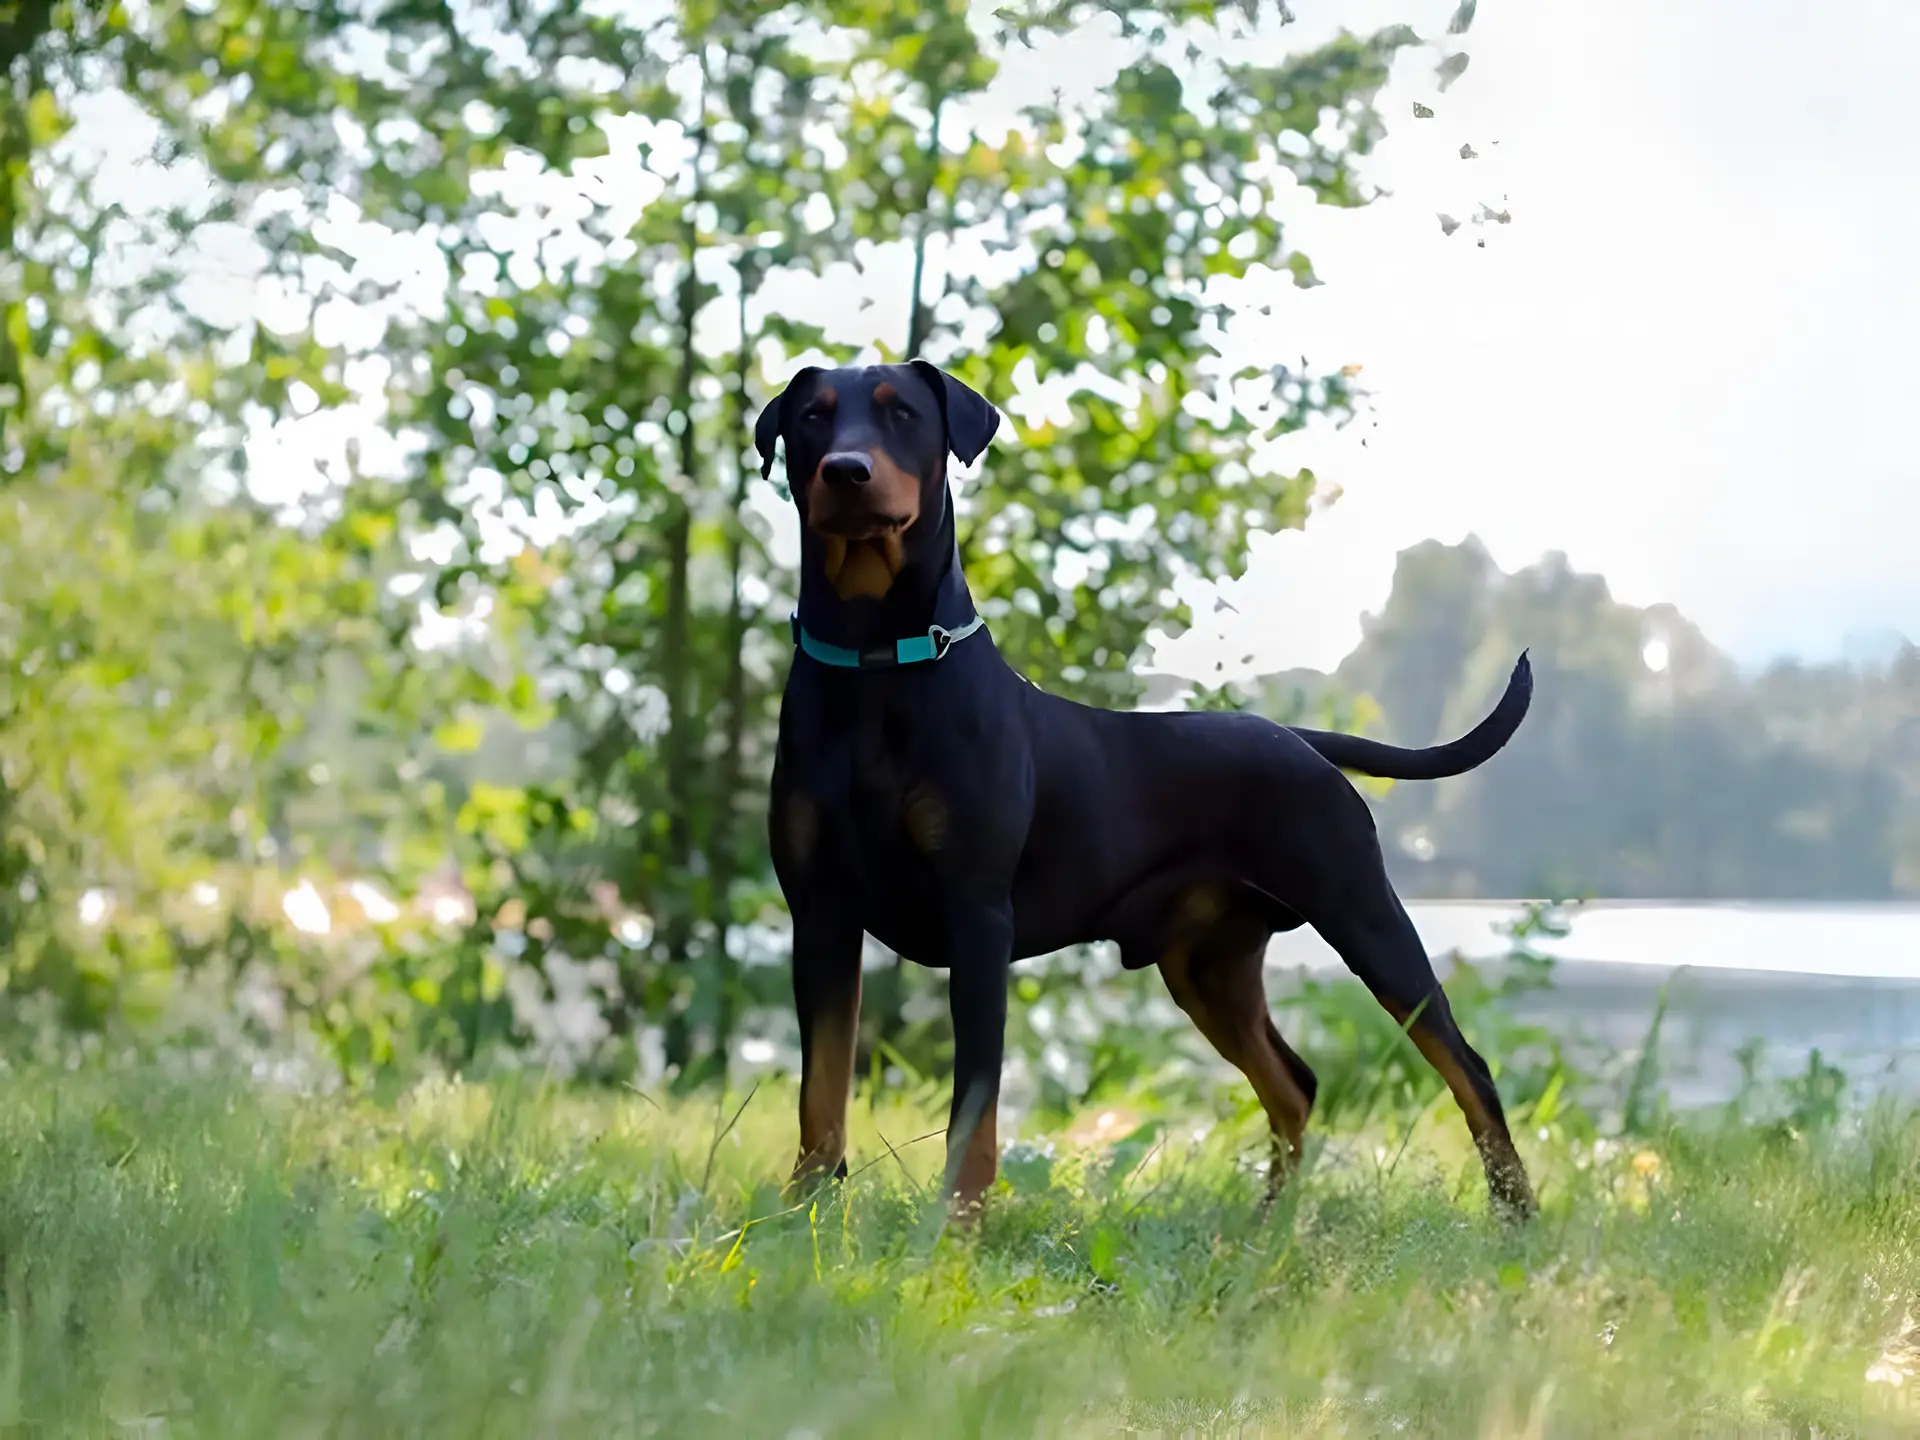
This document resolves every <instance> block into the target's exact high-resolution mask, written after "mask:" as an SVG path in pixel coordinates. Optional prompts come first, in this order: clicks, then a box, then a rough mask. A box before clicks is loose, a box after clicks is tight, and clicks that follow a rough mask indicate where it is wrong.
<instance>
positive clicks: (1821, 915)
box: [1268, 901, 1920, 1106]
mask: <svg viewBox="0 0 1920 1440" xmlns="http://www.w3.org/2000/svg"><path fill="white" fill-rule="evenodd" d="M1520 908H1521V907H1520V902H1518V901H1515V902H1510V903H1502V902H1498V901H1470V902H1454V901H1426V902H1410V903H1409V904H1408V906H1407V910H1408V913H1409V914H1410V915H1411V916H1412V917H1413V923H1414V926H1415V928H1416V929H1418V930H1419V932H1420V936H1421V938H1422V939H1423V940H1424V941H1425V942H1426V946H1427V951H1428V953H1429V954H1431V955H1433V956H1435V957H1436V968H1438V969H1439V970H1440V972H1441V974H1442V975H1443V976H1444V975H1445V973H1446V970H1447V957H1449V956H1452V955H1455V954H1458V955H1462V956H1464V957H1466V958H1468V959H1470V960H1476V961H1485V960H1491V959H1497V958H1498V957H1500V956H1502V955H1504V954H1505V953H1507V951H1508V949H1509V942H1508V941H1507V939H1506V937H1505V936H1504V935H1502V934H1501V933H1499V931H1498V929H1497V928H1496V927H1498V926H1499V925H1501V924H1502V923H1505V922H1508V921H1510V920H1512V918H1513V917H1514V916H1515V915H1516V914H1518V913H1519V910H1520ZM1570 916H1571V921H1572V925H1571V930H1570V932H1569V934H1568V935H1567V936H1566V937H1565V938H1564V939H1556V940H1545V939H1537V940H1536V941H1535V942H1534V948H1535V949H1536V950H1538V951H1540V952H1542V953H1545V954H1549V955H1552V956H1553V957H1554V958H1555V959H1556V960H1558V961H1560V962H1561V963H1560V964H1559V965H1558V966H1557V967H1556V970H1555V973H1554V985H1553V988H1552V990H1551V991H1549V992H1545V993H1542V994H1539V995H1531V996H1528V997H1526V998H1525V1000H1524V1001H1522V1002H1521V1004H1520V1005H1519V1007H1518V1009H1519V1011H1520V1013H1521V1014H1522V1015H1524V1016H1525V1017H1526V1018H1528V1019H1530V1020H1535V1021H1538V1022H1539V1023H1543V1024H1546V1025H1549V1026H1551V1027H1552V1028H1553V1029H1554V1030H1555V1031H1556V1032H1558V1033H1560V1034H1562V1035H1565V1036H1568V1037H1570V1038H1572V1039H1573V1040H1574V1041H1575V1042H1576V1044H1577V1047H1578V1048H1580V1049H1582V1050H1585V1051H1587V1052H1588V1053H1589V1054H1594V1055H1598V1056H1603V1057H1604V1056H1613V1057H1624V1056H1627V1055H1629V1054H1632V1053H1637V1051H1638V1050H1639V1049H1640V1047H1641V1045H1642V1043H1643V1042H1644V1040H1645V1038H1646V1035H1647V1030H1648V1025H1649V1023H1650V1021H1651V1020H1652V1017H1653V1014H1654V1011H1655V1009H1656V1007H1657V1005H1658V1003H1659V997H1660V994H1661V991H1662V989H1663V988H1665V989H1666V990H1667V994H1668V1009H1667V1014H1666V1017H1665V1020H1664V1022H1663V1025H1662V1034H1661V1040H1660V1056H1661V1061H1662V1065H1661V1070H1662V1076H1663V1079H1664V1081H1665V1083H1666V1086H1667V1089H1668V1092H1669V1094H1670V1095H1671V1097H1672V1099H1673V1101H1674V1103H1675V1104H1677V1105H1683V1106H1685V1105H1699V1104H1712V1103H1716V1102H1718V1101H1721V1100H1724V1099H1726V1098H1727V1097H1728V1096H1730V1095H1731V1094H1733V1093H1734V1091H1735V1090H1736V1089H1737V1088H1738V1086H1739V1083H1740V1078H1741V1069H1740V1061H1739V1058H1738V1052H1739V1050H1740V1049H1741V1047H1742V1046H1743V1045H1745V1044H1747V1043H1748V1042H1750V1041H1759V1042H1760V1043H1761V1045H1762V1046H1763V1047H1764V1049H1763V1051H1762V1056H1761V1066H1760V1069H1761V1073H1763V1074H1766V1075H1771V1076H1780V1075H1783V1074H1787V1073H1791V1072H1799V1071H1803V1070H1804V1069H1805V1068H1806V1065H1807V1060H1808V1056H1809V1055H1810V1054H1811V1053H1812V1052H1813V1051H1815V1050H1818V1051H1819V1052H1820V1054H1821V1056H1822V1058H1823V1059H1825V1060H1827V1061H1829V1062H1831V1063H1833V1064H1836V1065H1838V1066H1840V1068H1841V1069H1843V1070H1844V1071H1846V1073H1847V1076H1848V1079H1849V1081H1850V1082H1851V1088H1852V1089H1854V1090H1855V1091H1856V1092H1857V1093H1860V1094H1871V1093H1875V1092H1894V1093H1898V1094H1901V1095H1907V1096H1920V905H1895V904H1888V905H1847V904H1758V903H1755V904H1723V903H1704V902H1703V903H1684V902H1674V903H1649V902H1625V901H1621V902H1612V901H1598V902H1593V903H1591V904H1588V905H1585V906H1582V907H1579V908H1578V909H1576V910H1573V911H1571V912H1570ZM1268 965H1269V967H1271V968H1272V969H1273V970H1275V971H1278V972H1282V973H1280V974H1276V975H1275V976H1274V977H1273V978H1274V979H1275V981H1276V982H1277V984H1276V988H1283V987H1284V985H1285V983H1286V978H1285V976H1286V972H1296V973H1297V972H1299V971H1303V970H1304V971H1307V972H1321V971H1325V970H1329V969H1331V970H1335V971H1339V970H1342V969H1344V967H1343V966H1341V964H1340V960H1339V957H1338V956H1336V955H1335V954H1334V953H1333V952H1332V951H1331V950H1330V949H1329V948H1328V947H1327V946H1326V944H1325V943H1324V942H1323V941H1321V940H1320V938H1319V937H1318V936H1316V935H1314V934H1313V933H1312V932H1311V931H1306V930H1302V931H1296V932H1294V933H1293V934H1291V935H1284V936H1279V937H1277V938H1276V939H1275V940H1274V943H1273V946H1272V949H1271V951H1270V952H1269V955H1268Z"/></svg>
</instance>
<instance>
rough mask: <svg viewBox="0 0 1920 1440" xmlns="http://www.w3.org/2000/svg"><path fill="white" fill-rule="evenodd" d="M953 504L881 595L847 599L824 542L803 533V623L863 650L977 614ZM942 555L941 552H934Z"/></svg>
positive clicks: (820, 635) (817, 634)
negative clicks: (832, 577) (837, 586)
mask: <svg viewBox="0 0 1920 1440" xmlns="http://www.w3.org/2000/svg"><path fill="white" fill-rule="evenodd" d="M951 515H952V512H951V511H950V510H949V512H948V515H947V517H945V520H944V523H943V524H942V525H941V526H940V527H939V532H938V533H936V534H934V535H929V536H926V537H924V540H923V543H922V544H920V545H917V546H915V547H914V549H915V550H916V551H917V552H918V553H917V554H916V555H915V556H914V558H912V559H909V561H908V562H907V564H906V565H904V566H903V567H901V570H900V573H899V574H898V575H896V576H894V578H893V583H892V584H891V585H890V586H889V587H888V588H887V593H886V594H885V595H883V596H880V597H879V598H878V599H868V598H861V599H855V600H843V599H841V598H840V596H838V595H837V594H835V593H834V589H833V585H832V583H831V582H830V581H828V579H827V568H826V542H825V541H823V540H822V539H821V538H820V537H819V536H818V535H815V534H814V533H813V532H812V531H811V530H806V529H803V530H802V531H801V537H800V623H801V624H802V625H803V626H805V627H806V630H807V633H808V634H809V635H812V636H813V637H814V638H815V639H817V640H822V641H825V642H826V643H827V644H829V645H838V646H841V647H843V648H846V649H849V650H864V649H868V648H870V647H873V646H876V645H887V644H891V643H892V642H893V641H895V640H904V639H907V638H909V637H911V636H915V635H924V634H926V633H927V630H928V629H929V627H931V626H934V625H940V626H944V627H945V628H946V629H949V630H957V629H959V628H960V627H961V626H963V625H965V624H966V623H967V622H968V621H969V620H971V619H973V616H974V608H973V596H972V594H971V593H970V592H969V591H968V589H967V577H966V574H965V572H964V571H962V570H961V568H960V551H959V547H958V545H957V544H956V543H955V540H954V530H953V521H952V518H951ZM934 557H940V558H934Z"/></svg>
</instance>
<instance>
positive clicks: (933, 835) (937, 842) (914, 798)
mask: <svg viewBox="0 0 1920 1440" xmlns="http://www.w3.org/2000/svg"><path fill="white" fill-rule="evenodd" d="M951 818H952V817H951V815H950V814H949V812H948V810H947V802H946V801H945V800H943V799H942V798H941V796H940V792H939V791H938V790H936V789H935V788H934V786H933V782H932V781H931V780H922V781H920V782H919V783H918V784H917V785H915V786H914V787H913V788H912V789H911V790H909V791H908V792H907V798H906V802H905V804H904V805H903V806H902V807H901V819H902V820H903V821H904V822H905V824H906V827H907V838H908V839H909V840H911V841H912V842H913V848H914V849H916V850H918V851H919V852H920V853H921V854H922V855H931V854H933V853H934V851H936V850H938V849H939V848H940V847H941V846H942V845H944V844H946V843H947V825H948V822H949V821H950V819H951Z"/></svg>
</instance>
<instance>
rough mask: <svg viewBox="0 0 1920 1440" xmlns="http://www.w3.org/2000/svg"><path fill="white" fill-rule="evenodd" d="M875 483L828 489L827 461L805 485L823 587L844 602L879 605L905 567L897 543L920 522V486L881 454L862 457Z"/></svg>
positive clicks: (912, 477) (816, 469)
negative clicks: (821, 555) (820, 550)
mask: <svg viewBox="0 0 1920 1440" xmlns="http://www.w3.org/2000/svg"><path fill="white" fill-rule="evenodd" d="M866 456H867V459H868V462H869V463H870V464H871V465H872V466H873V478H872V479H870V480H868V481H867V483H866V484H864V485H860V486H855V487H853V488H851V489H835V488H834V487H832V486H829V485H828V484H827V481H826V476H825V474H824V473H823V470H824V467H825V464H826V458H825V457H824V456H822V457H821V463H820V465H819V466H816V467H815V468H814V472H813V474H812V475H811V476H809V477H808V479H807V490H806V495H807V526H808V528H809V529H811V530H812V531H813V532H814V533H815V534H816V535H818V536H820V537H821V539H822V541H824V542H825V547H826V553H825V570H826V576H827V583H828V584H829V585H831V586H832V587H833V591H834V593H835V594H836V595H838V596H839V597H840V598H841V599H842V600H856V599H870V600H878V599H880V598H881V597H882V596H884V595H885V594H886V593H887V591H889V590H891V589H892V588H893V582H894V580H895V579H896V578H897V577H898V576H899V574H900V570H901V567H902V566H904V565H905V564H906V562H907V556H906V549H905V547H904V546H903V545H902V543H901V537H902V536H903V535H905V534H906V533H907V531H909V530H911V529H912V528H913V527H914V525H915V524H916V523H917V522H918V521H919V519H920V482H919V480H918V479H916V478H915V477H914V476H913V475H911V474H909V473H908V472H907V471H905V470H902V469H901V468H900V467H899V466H898V465H896V464H895V463H894V462H893V461H892V459H890V458H889V457H888V455H887V453H886V452H885V451H884V450H869V451H867V452H866Z"/></svg>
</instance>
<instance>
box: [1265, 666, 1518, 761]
mask: <svg viewBox="0 0 1920 1440" xmlns="http://www.w3.org/2000/svg"><path fill="white" fill-rule="evenodd" d="M1532 699H1533V666H1532V665H1531V664H1529V663H1528V661H1527V654H1526V652H1525V651H1524V650H1523V651H1521V652H1520V659H1519V661H1518V662H1516V663H1515V665H1514V667H1513V674H1512V675H1511V676H1510V677H1509V678H1508V680H1507V693H1506V694H1504V695H1502V696H1501V697H1500V703H1499V704H1498V705H1496V706H1494V707H1493V713H1492V714H1490V715H1488V716H1487V718H1486V719H1484V720H1482V721H1481V722H1480V723H1479V724H1478V725H1476V726H1474V727H1473V729H1471V730H1469V731H1468V732H1467V733H1466V734H1465V735H1462V736H1461V737H1460V738H1459V739H1458V740H1453V741H1449V742H1448V743H1447V744H1445V745H1430V746H1428V747H1427V748H1426V749H1424V750H1408V749H1403V748H1402V747H1401V746H1398V745H1384V744H1382V743H1381V742H1380V741H1378V740H1363V739H1362V738H1361V737H1360V736H1358V735H1342V734H1340V733H1339V732H1338V731H1337V730H1302V729H1299V728H1297V727H1296V728H1295V729H1294V732H1293V733H1294V734H1296V735H1298V736H1299V737H1300V738H1301V739H1302V740H1304V741H1306V742H1307V744H1309V745H1311V746H1312V747H1313V748H1314V749H1315V750H1317V751H1318V752H1319V753H1320V754H1321V755H1322V756H1323V757H1324V758H1326V759H1328V760H1331V761H1332V762H1333V763H1334V764H1335V765H1338V766H1339V767H1340V768H1341V769H1342V770H1357V771H1358V772H1359V773H1360V774H1362V775H1372V776H1374V777H1376V778H1378V779H1381V780H1440V779H1444V778H1445V777H1446V776H1448V775H1463V774H1465V773H1466V772H1467V771H1469V770H1471V769H1473V768H1474V767H1475V766H1476V765H1484V764H1486V762H1487V761H1489V760H1491V759H1492V758H1493V757H1494V755H1495V754H1496V753H1498V751H1499V749H1500V747H1501V746H1502V745H1505V744H1506V743H1507V741H1509V740H1511V739H1512V738H1513V732H1514V731H1516V730H1518V729H1519V728H1520V722H1521V721H1522V720H1524V719H1526V717H1527V705H1528V703H1529V702H1530V701H1531V700H1532Z"/></svg>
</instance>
